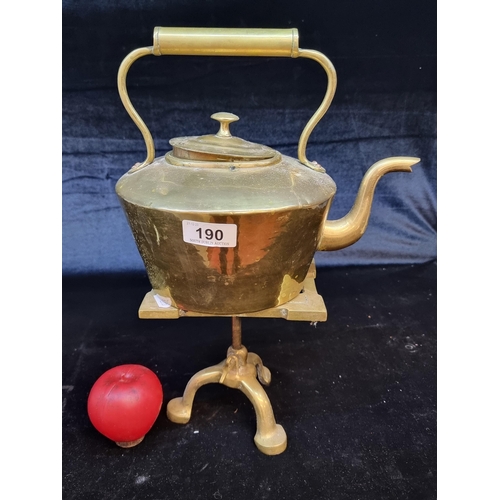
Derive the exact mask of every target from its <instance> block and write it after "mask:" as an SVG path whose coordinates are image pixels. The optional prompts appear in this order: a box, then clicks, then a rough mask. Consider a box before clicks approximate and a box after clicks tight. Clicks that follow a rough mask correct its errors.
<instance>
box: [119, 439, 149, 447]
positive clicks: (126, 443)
mask: <svg viewBox="0 0 500 500" xmlns="http://www.w3.org/2000/svg"><path fill="white" fill-rule="evenodd" d="M143 439H144V436H142V437H141V438H139V439H135V440H134V441H116V444H117V445H118V446H119V447H120V448H133V447H134V446H137V445H138V444H139V443H140V442H141V441H142V440H143Z"/></svg>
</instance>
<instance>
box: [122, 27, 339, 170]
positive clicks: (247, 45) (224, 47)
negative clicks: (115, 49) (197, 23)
mask: <svg viewBox="0 0 500 500" xmlns="http://www.w3.org/2000/svg"><path fill="white" fill-rule="evenodd" d="M146 55H156V56H160V55H186V56H209V55H210V56H249V57H254V56H260V57H292V58H297V57H305V58H308V59H313V60H314V61H316V62H318V63H319V64H320V65H321V66H322V67H323V69H324V70H325V72H326V74H327V77H328V85H327V89H326V94H325V97H324V98H323V101H322V102H321V104H320V106H319V108H318V109H317V111H316V112H315V113H314V115H313V116H312V117H311V119H310V120H309V122H308V123H307V124H306V126H305V127H304V130H303V131H302V134H301V136H300V139H299V144H298V159H299V161H300V162H301V163H303V164H304V165H307V166H308V167H310V168H312V169H313V170H317V171H320V172H324V171H325V170H324V168H323V167H321V166H320V165H318V164H317V163H316V162H310V161H309V160H308V159H307V157H306V146H307V141H308V139H309V136H310V135H311V132H312V131H313V129H314V127H315V126H316V125H317V124H318V122H319V121H320V120H321V118H322V117H323V115H324V114H325V113H326V111H327V110H328V108H329V107H330V104H331V102H332V100H333V96H334V94H335V89H336V87H337V74H336V72H335V68H334V67H333V64H332V63H331V62H330V60H329V59H328V58H327V57H326V56H325V55H324V54H322V53H321V52H318V51H316V50H303V49H300V48H299V34H298V31H297V29H295V28H291V29H259V28H163V27H156V28H155V29H154V32H153V46H152V47H144V48H141V49H136V50H134V51H132V52H131V53H130V54H129V55H128V56H126V57H125V59H124V60H123V62H122V63H121V65H120V68H119V70H118V93H119V95H120V98H121V100H122V103H123V106H124V107H125V109H126V111H127V112H128V114H129V115H130V117H131V118H132V120H133V121H134V123H135V124H136V125H137V127H138V128H139V130H140V131H141V133H142V136H143V138H144V142H145V143H146V149H147V157H146V159H145V160H144V162H142V163H141V164H140V165H136V166H135V167H134V170H136V169H138V168H141V167H143V166H145V165H148V164H149V163H151V162H152V161H153V160H154V156H155V147H154V142H153V137H152V136H151V133H150V131H149V129H148V128H147V126H146V124H145V123H144V121H143V120H142V118H141V117H140V116H139V114H138V113H137V111H136V110H135V108H134V107H133V106H132V103H131V102H130V98H129V96H128V92H127V73H128V70H129V69H130V66H132V64H133V63H134V62H135V61H136V60H137V59H139V58H141V57H144V56H146Z"/></svg>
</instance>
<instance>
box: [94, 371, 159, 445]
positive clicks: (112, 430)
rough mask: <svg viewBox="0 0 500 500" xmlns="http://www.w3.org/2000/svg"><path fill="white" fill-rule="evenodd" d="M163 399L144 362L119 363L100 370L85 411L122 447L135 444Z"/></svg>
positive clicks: (156, 412) (157, 381)
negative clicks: (141, 363)
mask: <svg viewBox="0 0 500 500" xmlns="http://www.w3.org/2000/svg"><path fill="white" fill-rule="evenodd" d="M162 403H163V390H162V386H161V382H160V381H159V379H158V377H157V376H156V375H155V374H154V373H153V372H152V371H151V370H150V369H149V368H146V367H145V366H141V365H120V366H115V367H114V368H111V369H110V370H108V371H107V372H105V373H103V374H102V375H101V376H100V377H99V378H98V379H97V380H96V382H95V384H94V385H93V386H92V389H91V390H90V394H89V397H88V401H87V411H88V415H89V418H90V421H91V422H92V425H93V426H94V427H95V428H96V429H97V430H98V431H99V432H100V433H101V434H103V435H104V436H106V437H107V438H109V439H111V440H112V441H115V442H116V444H118V445H119V446H122V447H123V448H130V447H131V446H135V445H137V444H139V443H140V442H141V441H142V440H143V438H144V436H145V435H146V433H147V432H149V430H150V429H151V427H152V426H153V424H154V423H155V421H156V419H157V418H158V414H159V413H160V409H161V405H162Z"/></svg>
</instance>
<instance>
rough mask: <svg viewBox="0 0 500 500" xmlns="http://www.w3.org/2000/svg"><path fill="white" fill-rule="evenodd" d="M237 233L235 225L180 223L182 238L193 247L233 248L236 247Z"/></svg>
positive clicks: (187, 221)
mask: <svg viewBox="0 0 500 500" xmlns="http://www.w3.org/2000/svg"><path fill="white" fill-rule="evenodd" d="M237 233H238V228H237V226H236V224H212V223H211V222H198V221H194V220H183V221H182V238H183V240H184V241H185V242H186V243H191V244H193V245H202V246H205V247H226V248H233V247H235V246H236V240H237Z"/></svg>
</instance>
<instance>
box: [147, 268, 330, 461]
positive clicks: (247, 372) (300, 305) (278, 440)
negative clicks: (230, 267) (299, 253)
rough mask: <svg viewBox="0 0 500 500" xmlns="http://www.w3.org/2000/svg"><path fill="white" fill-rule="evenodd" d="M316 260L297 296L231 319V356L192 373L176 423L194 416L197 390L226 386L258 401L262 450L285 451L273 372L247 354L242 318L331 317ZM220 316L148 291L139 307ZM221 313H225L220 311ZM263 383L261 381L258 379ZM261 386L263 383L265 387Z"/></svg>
mask: <svg viewBox="0 0 500 500" xmlns="http://www.w3.org/2000/svg"><path fill="white" fill-rule="evenodd" d="M315 277H316V267H315V265H314V262H313V263H312V265H311V268H310V269H309V272H308V274H307V277H306V279H305V280H304V289H303V291H302V293H300V294H299V295H298V296H297V297H296V298H295V299H293V300H291V301H289V302H287V303H286V304H282V305H281V306H278V307H273V308H271V309H265V310H263V311H258V312H254V313H244V314H238V315H236V316H232V315H227V316H230V317H232V344H231V347H230V348H229V349H228V350H227V357H226V359H225V360H223V361H221V362H220V363H219V364H217V365H214V366H210V367H208V368H205V369H204V370H201V371H199V372H198V373H196V374H195V375H193V376H192V377H191V379H190V380H189V382H188V384H187V386H186V388H185V390H184V394H183V396H182V397H179V398H175V399H172V400H171V401H170V402H169V403H168V405H167V417H168V419H169V420H171V421H172V422H175V423H178V424H186V423H187V422H189V419H190V418H191V411H192V408H193V402H194V397H195V395H196V391H197V390H198V389H199V388H200V387H202V386H204V385H206V384H212V383H213V384H216V383H218V384H223V385H225V386H227V387H231V388H233V389H239V390H240V391H242V392H243V393H244V394H245V395H246V396H247V397H248V399H249V400H250V401H251V403H252V404H253V407H254V409H255V413H256V416H257V431H256V433H255V436H254V441H255V444H256V445H257V448H258V449H259V450H260V451H261V452H262V453H265V454H266V455H278V454H280V453H282V452H283V451H285V449H286V445H287V437H286V433H285V430H284V429H283V427H282V426H281V425H279V424H277V423H276V420H275V418H274V412H273V409H272V406H271V402H270V401H269V398H268V396H267V394H266V392H265V391H264V389H263V387H262V385H265V386H267V385H269V384H270V382H271V372H270V371H269V369H268V368H266V367H265V366H264V364H263V363H262V359H261V358H260V356H258V355H257V354H255V353H253V352H248V350H247V349H246V347H245V346H243V345H242V343H241V318H242V317H247V318H248V317H252V318H283V319H287V320H289V321H310V322H316V321H326V318H327V312H326V307H325V303H324V301H323V298H322V297H321V296H320V295H318V292H317V290H316V286H315V283H314V278H315ZM213 316H216V315H212V314H203V313H196V312H191V311H182V310H179V309H177V308H175V307H160V306H159V305H158V304H157V302H156V300H155V298H154V292H152V291H151V292H148V293H147V294H146V296H145V297H144V300H143V301H142V304H141V306H140V308H139V317H140V318H142V319H177V318H181V317H213ZM217 316H220V315H217ZM259 382H260V383H259ZM261 384H262V385H261Z"/></svg>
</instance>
